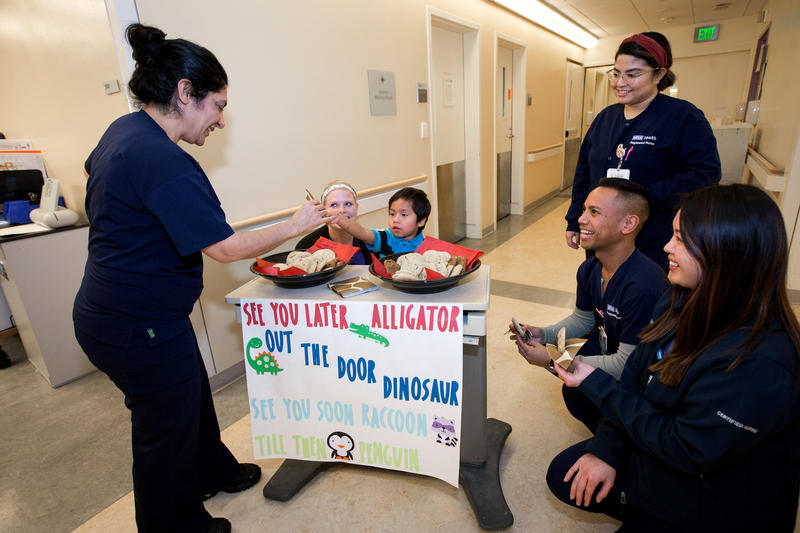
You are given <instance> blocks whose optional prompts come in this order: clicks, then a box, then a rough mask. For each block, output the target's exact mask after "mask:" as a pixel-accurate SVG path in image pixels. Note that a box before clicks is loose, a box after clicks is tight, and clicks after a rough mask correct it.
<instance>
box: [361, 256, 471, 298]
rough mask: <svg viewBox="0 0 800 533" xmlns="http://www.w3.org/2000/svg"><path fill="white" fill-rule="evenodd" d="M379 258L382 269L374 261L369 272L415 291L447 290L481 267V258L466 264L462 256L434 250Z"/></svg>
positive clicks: (399, 286)
mask: <svg viewBox="0 0 800 533" xmlns="http://www.w3.org/2000/svg"><path fill="white" fill-rule="evenodd" d="M379 261H380V264H381V265H382V266H383V269H380V267H377V265H375V263H374V262H373V264H371V265H370V267H369V272H370V274H372V275H373V276H376V277H378V278H380V279H383V280H386V281H388V282H390V283H391V284H392V285H393V286H394V287H395V288H396V289H399V290H401V291H405V292H415V293H432V292H440V291H443V290H446V289H449V288H450V287H453V286H455V285H456V284H457V283H458V282H459V281H461V280H462V279H464V278H465V277H467V276H468V275H470V274H472V273H473V272H475V271H476V270H477V269H478V268H480V266H481V261H480V259H474V260H473V262H472V264H469V265H468V264H467V258H466V257H465V256H463V255H456V256H453V255H450V253H448V252H444V251H437V250H427V251H426V252H424V253H422V254H420V253H417V252H406V253H402V254H392V255H387V256H386V257H383V258H381V259H380V260H379ZM376 267H377V268H376Z"/></svg>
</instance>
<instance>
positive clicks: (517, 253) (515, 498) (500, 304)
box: [75, 204, 619, 533]
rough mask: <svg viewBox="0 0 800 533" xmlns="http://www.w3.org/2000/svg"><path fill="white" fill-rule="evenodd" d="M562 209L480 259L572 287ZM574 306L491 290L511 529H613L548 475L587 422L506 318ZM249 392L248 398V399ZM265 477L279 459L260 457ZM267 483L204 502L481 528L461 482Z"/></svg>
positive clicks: (359, 477)
mask: <svg viewBox="0 0 800 533" xmlns="http://www.w3.org/2000/svg"><path fill="white" fill-rule="evenodd" d="M565 209H566V204H565V205H564V206H563V208H558V209H554V210H553V211H552V212H551V213H550V214H549V215H547V216H545V217H543V218H542V219H540V220H539V221H537V222H536V223H535V224H533V225H531V226H529V227H528V228H527V229H525V230H524V231H522V232H521V233H519V234H518V235H516V236H515V237H513V238H512V239H510V240H509V241H508V242H506V243H505V244H503V245H501V246H499V247H498V248H496V249H495V250H494V251H492V252H491V253H489V254H487V255H486V256H485V258H484V263H485V264H488V265H491V268H492V271H491V272H492V278H493V279H496V280H502V281H508V282H514V283H518V284H526V285H533V286H538V287H545V288H551V289H558V290H561V291H574V285H575V281H574V280H575V271H576V269H577V266H578V265H579V263H580V261H581V258H582V253H580V252H575V251H573V250H571V249H569V248H567V247H566V245H564V244H563V237H562V235H563V222H562V219H561V217H562V216H563V212H564V210H565ZM569 312H570V308H569V307H568V306H562V307H554V306H548V305H544V304H541V303H536V302H530V301H523V300H520V299H515V298H509V297H504V296H496V295H493V296H492V298H491V307H490V309H489V311H488V336H487V346H488V357H487V370H488V383H487V385H488V396H489V398H488V406H487V409H488V415H489V416H490V417H494V418H498V419H501V420H504V421H506V422H508V423H509V424H511V426H512V428H513V430H512V432H511V434H510V435H509V437H508V440H507V441H506V446H505V448H504V451H503V455H502V458H501V481H502V485H503V490H504V493H505V496H506V499H507V502H508V505H509V507H510V508H511V511H512V513H513V514H514V525H513V526H512V528H511V529H510V530H513V531H524V532H534V533H535V532H541V533H555V532H583V531H585V532H599V533H604V532H611V531H615V530H616V529H617V528H618V526H619V524H618V523H617V522H615V521H614V520H612V519H610V518H608V517H605V516H601V515H592V514H589V513H585V512H582V511H578V510H576V509H573V508H571V507H568V506H566V505H564V504H562V503H561V502H559V501H557V500H556V499H555V498H554V497H553V496H552V495H550V493H549V491H548V489H547V487H546V485H545V482H544V474H545V471H546V469H547V465H548V464H549V462H550V460H551V459H552V457H553V456H554V455H555V454H556V453H558V452H559V451H561V450H562V449H563V448H565V447H566V446H569V445H571V444H573V443H574V442H576V441H578V440H581V439H584V438H587V437H588V436H589V433H588V431H587V430H586V429H585V428H584V427H583V426H582V425H581V424H580V423H578V422H577V421H575V420H574V419H572V418H571V417H570V416H569V414H568V413H567V411H566V409H565V408H564V406H563V402H562V400H561V394H560V382H559V381H558V380H556V379H555V378H554V377H552V376H551V375H550V374H549V373H547V372H546V371H544V370H542V369H539V368H534V367H531V366H529V365H528V364H527V363H526V362H525V361H524V360H523V359H522V358H521V357H520V356H519V354H517V353H516V350H515V349H514V348H513V345H512V344H511V343H510V342H509V340H508V338H507V337H506V336H505V335H504V332H505V330H506V326H507V324H508V321H509V318H510V317H511V316H515V317H517V318H518V319H520V320H521V321H525V322H529V323H533V324H545V323H550V322H552V321H555V320H558V319H560V318H561V317H563V316H565V315H566V314H567V313H569ZM243 401H246V399H245V400H243ZM223 440H224V441H225V442H226V443H227V444H228V446H229V447H230V448H231V450H232V451H233V452H234V454H235V455H236V456H237V457H239V458H240V459H241V460H247V459H248V458H250V457H252V456H253V452H252V448H251V444H250V425H249V418H248V417H247V416H245V417H243V418H242V419H241V420H239V421H238V422H236V423H235V424H233V425H232V426H230V427H228V428H227V429H226V430H225V431H223ZM259 464H260V465H261V467H262V469H263V471H264V481H265V480H266V479H268V478H269V477H270V476H271V475H272V474H273V473H274V472H275V470H276V469H277V467H278V466H279V465H280V461H277V460H266V461H259ZM263 484H264V483H263V482H261V483H259V484H258V485H257V486H256V487H254V488H252V489H250V490H248V491H246V492H244V493H240V494H236V495H228V494H220V495H218V496H216V497H214V498H212V499H211V500H209V501H208V502H207V503H206V507H207V509H208V510H209V511H210V512H211V513H212V515H214V516H225V517H227V518H229V519H230V520H231V522H232V523H233V530H234V531H235V532H239V533H244V532H262V531H270V532H317V531H325V532H327V531H331V532H338V531H342V532H348V533H349V532H351V531H368V532H373V531H374V532H384V531H436V532H451V531H452V532H459V533H464V532H470V531H481V529H480V528H479V527H478V525H477V523H476V521H475V518H474V515H473V512H472V509H471V508H470V505H469V502H468V501H467V498H466V496H465V494H464V492H463V491H462V490H461V489H456V488H454V487H451V486H450V485H448V484H446V483H444V482H442V481H439V480H436V479H431V478H426V477H423V476H415V475H409V474H402V473H397V472H392V471H387V470H378V469H370V468H361V467H339V468H334V469H331V470H328V471H325V472H323V473H321V474H320V475H319V476H318V477H317V478H316V479H315V480H314V481H313V482H312V483H310V484H309V485H308V486H306V488H305V489H303V490H302V491H301V492H300V493H299V494H298V495H297V496H295V497H294V498H293V499H292V500H291V501H289V502H286V503H280V502H274V501H269V500H265V499H264V498H263V496H262V494H261V488H262V487H263ZM135 530H136V528H135V524H134V520H133V496H132V494H128V495H126V496H124V497H123V498H122V499H120V500H119V501H117V502H116V503H114V504H113V505H111V506H110V507H108V508H107V509H105V510H104V511H102V512H101V513H99V514H98V515H96V516H95V517H93V518H92V519H91V520H89V521H87V522H86V523H84V524H83V525H82V526H80V527H79V528H77V529H76V530H75V531H76V532H80V533H95V532H97V533H100V532H103V533H105V532H108V531H114V532H120V533H126V532H133V531H135Z"/></svg>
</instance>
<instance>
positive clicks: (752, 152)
mask: <svg viewBox="0 0 800 533" xmlns="http://www.w3.org/2000/svg"><path fill="white" fill-rule="evenodd" d="M747 153H748V154H749V155H751V156H753V157H754V158H756V160H758V162H759V163H760V164H761V166H762V167H764V170H766V171H767V172H769V173H770V174H783V172H784V169H782V168H778V167H776V166H775V165H773V164H772V162H771V161H770V160H769V159H767V158H766V157H764V156H763V155H761V153H760V152H759V151H758V150H756V149H755V148H753V147H752V146H750V145H747Z"/></svg>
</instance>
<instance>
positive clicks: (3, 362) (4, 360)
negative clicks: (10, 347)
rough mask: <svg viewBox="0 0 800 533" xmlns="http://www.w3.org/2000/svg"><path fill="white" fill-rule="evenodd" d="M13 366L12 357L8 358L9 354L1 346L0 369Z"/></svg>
mask: <svg viewBox="0 0 800 533" xmlns="http://www.w3.org/2000/svg"><path fill="white" fill-rule="evenodd" d="M10 366H11V359H9V358H8V354H7V353H6V352H4V351H3V349H2V348H0V369H3V368H8V367H10Z"/></svg>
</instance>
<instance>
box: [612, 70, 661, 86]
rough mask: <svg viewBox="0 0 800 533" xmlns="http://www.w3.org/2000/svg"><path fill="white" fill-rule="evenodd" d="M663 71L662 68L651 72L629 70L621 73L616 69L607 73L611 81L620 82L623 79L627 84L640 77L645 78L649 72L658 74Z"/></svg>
mask: <svg viewBox="0 0 800 533" xmlns="http://www.w3.org/2000/svg"><path fill="white" fill-rule="evenodd" d="M659 70H661V69H660V68H652V69H650V70H629V71H628V72H620V71H618V70H617V69H615V68H612V69H611V70H608V71H606V77H607V78H608V79H609V80H610V81H619V79H620V78H622V79H623V80H624V81H625V83H630V82H631V81H633V80H635V79H636V78H638V77H640V76H644V75H645V74H647V73H648V72H658V71H659Z"/></svg>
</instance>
